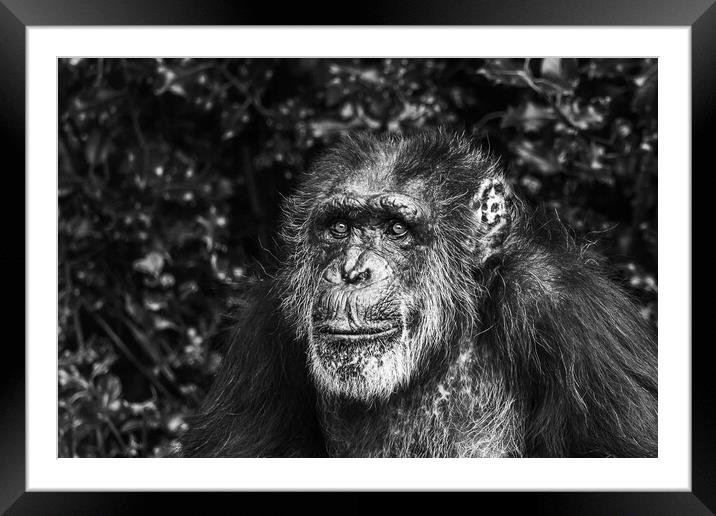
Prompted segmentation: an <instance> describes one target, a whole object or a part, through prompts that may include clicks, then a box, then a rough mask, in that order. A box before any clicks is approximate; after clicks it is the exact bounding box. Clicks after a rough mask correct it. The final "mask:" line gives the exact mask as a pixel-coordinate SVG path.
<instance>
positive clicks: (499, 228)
mask: <svg viewBox="0 0 716 516" xmlns="http://www.w3.org/2000/svg"><path fill="white" fill-rule="evenodd" d="M511 203H512V199H511V194H510V191H509V187H508V185H507V183H506V182H505V180H504V179H502V178H487V179H485V180H483V182H482V184H480V186H479V188H478V189H477V193H476V194H475V195H474V196H473V197H472V199H471V201H470V209H471V210H472V211H473V215H474V220H475V221H476V224H477V231H476V236H477V242H476V243H477V249H476V251H477V252H478V253H479V254H480V258H481V260H480V261H481V262H483V263H484V262H485V261H486V260H487V259H488V258H490V257H491V256H494V255H496V254H498V253H500V251H501V250H502V246H503V243H504V241H505V238H506V237H507V235H508V234H509V232H510V229H511V224H512V215H511V212H510V205H511Z"/></svg>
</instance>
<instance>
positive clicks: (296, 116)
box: [58, 58, 657, 457]
mask: <svg viewBox="0 0 716 516" xmlns="http://www.w3.org/2000/svg"><path fill="white" fill-rule="evenodd" d="M58 73H59V92H58V94H59V192H58V201H59V221H58V222H59V249H58V253H59V261H58V263H59V265H58V266H59V305H58V312H59V325H58V340H59V348H58V352H59V376H58V381H59V400H58V401H59V436H58V439H59V455H60V456H68V457H75V456H80V457H137V456H142V457H144V456H161V455H162V454H164V453H165V450H166V446H167V444H168V443H169V442H170V441H171V440H172V439H174V438H175V437H176V436H178V435H179V434H180V433H181V432H182V431H184V430H185V429H186V422H185V418H186V416H187V415H188V414H190V413H191V412H192V411H193V410H194V409H195V408H196V407H197V404H198V402H199V401H200V400H201V398H202V396H203V394H204V393H205V392H206V390H207V387H208V386H209V384H210V382H211V378H212V374H213V373H214V372H215V371H216V369H217V367H218V365H219V364H220V362H221V358H222V350H223V348H222V343H224V342H225V341H226V338H225V334H226V332H227V330H228V328H229V326H230V323H231V317H230V313H231V307H232V299H236V294H237V293H240V292H241V290H242V288H245V286H246V282H250V281H252V278H256V277H258V276H260V275H261V274H262V273H264V268H265V267H270V266H271V264H272V263H274V262H275V258H274V255H275V252H276V242H275V240H274V235H275V229H276V224H277V220H278V217H279V216H280V207H279V206H280V202H281V199H282V197H283V196H285V195H287V194H288V193H289V192H290V190H291V187H292V185H293V184H294V183H295V181H296V180H297V179H298V178H299V177H300V175H301V173H302V171H303V170H305V168H306V166H307V164H308V163H309V162H310V160H311V158H312V157H313V156H314V155H315V154H316V153H317V152H320V151H321V149H323V148H324V147H325V146H326V145H327V144H330V143H331V142H332V141H333V140H335V138H336V137H337V136H339V135H340V134H341V133H344V132H346V131H350V130H352V129H368V130H374V131H386V130H387V131H402V130H405V129H407V128H415V127H421V126H433V125H438V124H440V125H449V126H455V127H456V128H459V129H464V130H466V131H467V132H469V133H472V134H474V135H475V137H477V138H482V139H484V142H485V145H486V146H487V147H489V149H490V150H491V151H492V152H493V153H495V154H497V155H499V156H501V160H502V163H503V164H504V166H505V167H506V168H507V170H508V172H509V175H510V178H511V180H512V181H513V182H514V184H515V186H516V188H517V189H518V190H519V191H521V192H522V194H523V195H524V196H525V197H526V198H527V199H528V200H529V201H530V202H532V203H534V204H544V205H545V206H546V207H547V209H548V210H550V211H553V212H555V213H556V214H558V215H559V217H560V218H561V220H562V221H563V222H564V223H565V224H566V225H567V226H569V227H571V228H572V229H573V231H574V232H575V234H576V235H577V236H578V237H581V238H583V239H585V240H586V241H588V242H594V244H593V245H595V246H597V248H598V249H599V250H600V251H602V252H603V253H605V254H606V255H607V256H608V258H609V260H610V262H611V263H612V264H613V265H614V269H615V274H616V275H617V277H618V278H619V279H620V280H622V281H623V283H624V284H625V285H626V286H627V288H628V289H629V290H630V292H631V293H632V294H633V295H634V297H635V299H637V301H638V302H639V303H640V306H641V307H642V312H643V315H644V317H645V318H647V319H649V320H651V321H652V322H653V323H654V324H656V315H657V314H656V297H657V284H656V272H657V253H656V244H657V225H656V213H657V197H656V195H657V189H656V185H657V61H656V60H655V59H626V60H625V59H556V58H549V59H65V60H60V61H59V68H58Z"/></svg>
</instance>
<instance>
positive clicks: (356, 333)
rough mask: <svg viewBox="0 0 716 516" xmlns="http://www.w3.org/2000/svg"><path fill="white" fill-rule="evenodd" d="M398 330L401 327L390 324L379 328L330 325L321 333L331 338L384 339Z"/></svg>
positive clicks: (349, 339)
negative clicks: (333, 326)
mask: <svg viewBox="0 0 716 516" xmlns="http://www.w3.org/2000/svg"><path fill="white" fill-rule="evenodd" d="M398 332H400V327H398V326H390V327H388V328H386V327H384V326H383V327H379V328H378V327H377V328H354V329H345V328H331V327H330V326H324V327H323V328H321V329H320V331H319V333H320V334H322V335H325V336H326V337H329V338H331V339H338V340H348V341H356V340H375V339H382V338H385V337H390V336H393V335H395V334H396V333H398Z"/></svg>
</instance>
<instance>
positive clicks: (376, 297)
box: [310, 185, 425, 397]
mask: <svg viewBox="0 0 716 516" xmlns="http://www.w3.org/2000/svg"><path fill="white" fill-rule="evenodd" d="M381 186H382V185H381ZM381 190H382V188H380V187H379V188H373V189H371V190H367V189H365V188H363V189H361V190H357V189H352V190H348V191H346V192H345V193H344V194H339V195H338V196H331V197H329V198H328V199H327V200H326V202H325V204H324V206H327V207H330V208H331V210H332V212H331V213H332V215H330V216H329V218H327V219H324V220H325V222H324V223H322V224H321V225H320V226H319V227H318V228H317V230H316V231H317V233H318V238H319V241H320V245H321V246H322V248H323V251H324V253H325V256H326V257H328V263H327V265H326V267H325V269H324V270H323V272H322V274H321V283H320V285H319V287H318V293H317V297H316V301H315V303H314V305H313V311H312V332H311V335H310V351H311V353H310V359H311V360H312V364H313V371H314V374H315V376H316V378H317V379H318V381H319V382H320V383H322V384H323V385H324V386H325V387H326V388H328V389H329V390H330V391H332V392H338V393H347V394H350V395H353V396H357V397H367V396H370V395H374V394H387V393H389V392H390V391H392V390H393V389H394V388H395V386H396V385H397V384H399V383H401V382H405V381H407V379H408V378H407V376H408V375H409V370H408V368H406V367H405V366H406V364H409V363H410V362H411V356H410V355H411V349H410V344H411V343H410V335H411V328H410V327H409V325H408V321H409V317H408V315H409V307H410V306H413V305H414V302H413V300H411V299H410V296H409V292H410V291H411V289H410V288H409V287H410V285H409V281H408V278H407V277H406V274H405V271H406V268H407V267H408V266H409V264H410V263H411V261H414V259H415V258H414V256H413V255H414V253H415V249H414V247H415V246H416V239H418V238H420V236H419V235H418V234H417V231H418V229H417V228H419V227H420V226H421V225H423V224H424V222H425V221H424V220H422V219H421V218H419V215H418V214H419V213H424V212H425V210H424V209H422V207H421V205H420V201H419V200H416V199H413V198H411V197H409V196H406V195H402V194H395V193H391V194H382V193H380V191H381ZM423 237H424V235H423ZM401 293H402V294H401Z"/></svg>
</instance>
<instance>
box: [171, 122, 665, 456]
mask: <svg viewBox="0 0 716 516" xmlns="http://www.w3.org/2000/svg"><path fill="white" fill-rule="evenodd" d="M284 208H285V219H284V222H283V224H282V226H281V228H280V230H281V231H280V233H281V241H282V243H283V256H282V257H281V264H280V266H279V267H278V270H277V271H276V273H275V274H273V275H272V276H271V278H270V279H266V280H263V281H262V282H260V283H259V286H258V287H256V289H255V291H253V292H249V293H248V294H247V303H246V308H245V309H244V310H243V311H242V313H240V314H239V316H238V320H239V321H238V323H237V326H236V330H235V333H234V335H233V338H232V342H231V347H230V350H229V351H228V354H227V356H226V358H225V360H224V362H223V364H222V367H221V370H220V372H219V373H218V376H217V378H216V380H215V383H214V385H213V388H212V389H211V391H210V393H209V394H208V396H207V398H206V400H205V402H204V404H203V406H202V407H201V409H200V411H199V413H198V415H197V416H195V418H194V419H193V421H191V429H190V430H189V431H188V432H187V433H186V434H185V435H184V437H183V438H182V439H181V443H180V450H181V451H180V453H181V454H182V455H183V456H186V457H255V456H325V455H328V456H337V457H653V456H656V453H657V367H656V342H655V335H654V332H653V330H652V328H650V327H649V325H648V324H647V323H646V322H645V321H644V320H643V318H642V317H641V315H640V313H639V311H638V309H637V308H636V307H635V305H634V304H633V303H632V301H631V300H630V299H629V297H628V296H627V295H626V294H625V292H624V291H623V290H622V289H621V288H620V287H619V286H617V284H616V283H615V282H614V281H612V280H611V279H610V278H609V277H608V275H607V273H606V272H605V271H604V270H603V267H604V265H603V264H604V260H603V259H600V258H599V257H598V256H596V255H595V254H593V252H592V251H591V250H590V249H589V248H588V246H580V245H578V244H576V243H575V242H574V239H573V238H572V237H570V236H569V233H568V232H567V231H566V230H565V229H564V228H563V227H562V226H561V225H560V224H550V223H549V221H544V220H542V219H541V218H539V217H537V216H536V215H535V213H536V212H535V210H531V209H529V208H528V207H527V206H525V204H524V203H523V202H522V201H521V200H520V199H519V198H518V197H517V196H516V194H515V192H514V191H513V188H512V187H511V185H510V184H509V183H508V182H507V180H506V178H505V175H504V172H503V171H502V170H501V168H500V166H499V165H498V163H497V161H495V160H494V159H492V158H490V157H489V156H488V155H486V154H485V153H484V152H482V151H481V150H480V149H479V148H478V147H477V146H476V145H475V144H474V142H472V141H471V139H470V138H468V137H466V136H464V135H461V134H455V133H452V132H450V131H447V130H424V131H420V132H416V133H414V134H387V135H379V136H376V135H370V134H360V133H359V134H353V135H349V136H347V137H345V138H343V139H342V141H340V142H339V143H338V144H337V145H336V146H335V147H333V148H332V149H331V150H329V151H328V152H326V153H325V154H324V155H323V156H322V157H320V158H319V159H318V160H317V161H316V162H315V163H314V164H313V166H312V168H311V169H310V170H309V171H308V172H307V173H306V175H305V177H304V178H303V181H302V183H301V184H300V185H299V186H298V188H297V190H296V192H295V193H294V194H293V195H292V196H291V197H290V198H289V199H288V200H287V202H286V204H285V207H284Z"/></svg>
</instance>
